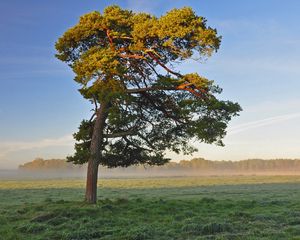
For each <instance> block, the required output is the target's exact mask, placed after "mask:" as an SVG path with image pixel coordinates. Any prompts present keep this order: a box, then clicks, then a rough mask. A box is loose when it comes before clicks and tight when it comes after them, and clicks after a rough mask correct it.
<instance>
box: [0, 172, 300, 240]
mask: <svg viewBox="0 0 300 240" xmlns="http://www.w3.org/2000/svg"><path fill="white" fill-rule="evenodd" d="M201 179H203V178H201ZM179 180H180V181H181V182H185V181H186V180H187V179H185V178H179ZM204 180H205V179H204ZM207 180H209V179H207ZM207 180H206V181H207ZM257 180H258V181H257V182H256V183H259V182H260V183H265V179H264V180H262V179H260V178H259V177H257ZM108 181H116V180H108ZM118 181H119V184H121V183H122V182H123V180H118ZM131 181H132V185H138V184H139V185H140V189H135V188H131V189H128V188H121V189H119V188H107V187H106V188H103V189H102V193H101V198H100V199H99V201H98V204H97V205H93V206H91V205H87V204H85V203H83V202H81V201H80V199H81V196H80V193H81V192H82V188H78V187H77V186H76V188H72V187H71V185H70V186H69V187H68V188H63V189H55V188H51V187H49V188H47V187H46V188H45V187H44V188H40V189H33V188H34V184H39V183H38V182H33V183H32V184H33V185H32V188H31V189H27V190H24V189H20V188H17V189H3V188H1V187H0V188H1V190H0V236H1V237H0V238H1V239H6V240H9V239H11V240H17V239H22V240H23V239H30V240H37V239H63V240H67V239H103V240H107V239H110V240H111V239H112V240H114V239H116V240H129V239H149V240H150V239H164V240H169V239H170V240H171V239H191V240H199V239H228V240H229V239H245V240H252V239H266V240H267V239H299V237H300V231H299V226H300V218H299V214H300V205H299V198H300V191H299V182H298V183H292V182H291V183H278V184H252V185H223V186H220V185H218V184H219V183H223V182H224V181H225V182H226V181H227V180H226V178H225V179H222V178H219V179H218V183H215V184H216V185H214V186H202V187H199V186H194V187H187V186H185V187H184V188H183V187H180V186H182V184H181V185H180V184H179V182H177V183H173V186H172V187H163V188H157V189H149V188H147V184H146V182H147V181H151V179H144V185H143V184H142V185H141V184H140V183H138V182H137V183H134V182H135V181H139V179H134V180H131ZM199 181H200V179H199ZM280 181H281V179H280V177H279V179H278V182H280ZM236 182H237V183H238V181H236ZM19 183H20V184H21V183H22V182H19ZM59 183H61V182H60V181H59V182H58V184H59ZM1 184H2V182H1V183H0V185H1ZM69 184H72V182H69ZM176 185H177V186H176ZM20 186H21V185H20ZM207 195H209V196H210V197H209V198H207V197H206V196H207ZM76 200H77V201H76Z"/></svg>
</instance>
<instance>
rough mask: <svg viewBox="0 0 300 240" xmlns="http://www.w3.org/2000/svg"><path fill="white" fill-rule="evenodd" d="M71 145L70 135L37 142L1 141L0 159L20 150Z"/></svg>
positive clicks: (71, 138) (72, 141) (72, 143)
mask: <svg viewBox="0 0 300 240" xmlns="http://www.w3.org/2000/svg"><path fill="white" fill-rule="evenodd" d="M72 145H74V139H73V137H72V135H65V136H62V137H59V138H46V139H42V140H38V141H2V142H0V158H3V157H5V156H6V155H8V154H10V153H13V152H18V151H22V150H30V149H37V148H46V147H55V146H72Z"/></svg>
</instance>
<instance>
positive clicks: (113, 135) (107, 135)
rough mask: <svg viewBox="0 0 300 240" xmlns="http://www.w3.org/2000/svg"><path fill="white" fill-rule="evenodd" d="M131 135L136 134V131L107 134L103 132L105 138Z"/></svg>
mask: <svg viewBox="0 0 300 240" xmlns="http://www.w3.org/2000/svg"><path fill="white" fill-rule="evenodd" d="M133 135H137V133H136V131H126V132H118V133H109V134H105V135H104V137H105V138H117V137H126V136H133Z"/></svg>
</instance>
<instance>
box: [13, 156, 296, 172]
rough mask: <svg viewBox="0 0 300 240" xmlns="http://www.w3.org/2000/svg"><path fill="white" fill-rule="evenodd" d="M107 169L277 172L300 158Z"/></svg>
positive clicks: (41, 166) (37, 164) (35, 165)
mask: <svg viewBox="0 0 300 240" xmlns="http://www.w3.org/2000/svg"><path fill="white" fill-rule="evenodd" d="M85 168H86V166H85V165H74V164H72V163H70V162H67V161H66V160H63V159H49V160H44V159H42V158H37V159H35V160H33V161H31V162H28V163H25V164H23V165H20V166H19V169H21V170H83V169H85ZM105 171H121V172H123V171H131V172H145V171H163V172H171V171H197V172H205V171H206V172H266V171H269V172H277V171H289V172H294V171H300V159H270V160H262V159H248V160H241V161H211V160H205V159H203V158H195V159H192V160H182V161H180V162H178V163H177V162H169V163H167V164H165V165H163V166H143V165H137V166H132V167H129V168H127V169H124V168H117V169H105Z"/></svg>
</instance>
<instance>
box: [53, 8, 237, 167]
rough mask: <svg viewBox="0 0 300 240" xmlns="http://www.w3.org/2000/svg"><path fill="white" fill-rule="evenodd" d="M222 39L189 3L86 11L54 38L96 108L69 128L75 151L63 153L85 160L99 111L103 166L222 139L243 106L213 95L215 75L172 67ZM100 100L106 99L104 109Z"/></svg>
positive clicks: (203, 54) (202, 55) (152, 158)
mask: <svg viewBox="0 0 300 240" xmlns="http://www.w3.org/2000/svg"><path fill="white" fill-rule="evenodd" d="M220 41H221V37H220V36H218V35H217V31H216V30H215V29H212V28H211V27H209V26H207V24H206V20H205V19H204V18H203V17H200V16H197V15H196V14H195V12H193V10H192V9H191V8H188V7H184V8H181V9H173V10H171V11H170V12H168V13H166V14H165V15H163V16H161V17H156V16H153V15H150V14H146V13H133V12H132V11H129V10H124V9H121V8H120V7H118V6H110V7H107V8H106V9H105V10H104V13H103V14H101V13H100V12H97V11H94V12H91V13H88V14H85V15H83V16H82V17H81V18H80V20H79V23H78V24H77V25H75V26H74V27H72V28H70V29H69V30H67V31H66V32H65V33H64V34H63V36H62V37H61V38H59V39H58V41H57V43H56V49H57V55H56V56H57V58H58V59H60V60H61V61H63V62H66V63H68V64H69V66H70V67H71V68H72V70H73V71H74V73H75V81H76V82H77V83H78V84H79V85H80V89H79V91H80V93H81V94H82V95H83V97H84V98H86V99H88V100H89V101H91V102H92V103H94V104H95V115H94V116H93V117H92V118H91V119H90V121H87V120H84V121H82V123H81V125H80V127H79V131H78V133H76V134H74V137H75V139H76V140H77V143H76V145H75V150H76V152H75V155H74V156H71V157H69V158H68V160H69V161H72V162H74V163H76V164H82V163H85V162H87V160H88V159H89V157H90V156H91V155H93V154H94V153H91V151H90V146H91V141H92V135H93V133H95V131H94V129H95V124H96V120H97V119H99V118H100V117H102V118H105V126H104V128H103V129H101V133H100V132H99V133H98V132H97V133H96V134H99V136H100V135H101V143H100V144H99V146H98V150H97V151H98V152H101V158H100V159H99V161H100V162H99V163H101V164H102V165H105V166H108V167H117V166H124V167H127V166H129V165H132V164H140V163H141V164H149V165H161V164H164V163H166V162H167V161H168V160H169V159H167V158H165V157H164V151H165V150H170V151H174V152H176V153H179V152H183V153H184V154H189V153H192V152H194V151H196V149H195V148H194V147H192V146H190V145H189V142H190V140H191V139H195V140H197V141H202V142H206V143H216V144H218V145H223V143H222V140H221V139H222V138H223V137H224V136H225V134H226V126H227V123H228V122H229V121H230V120H231V118H232V117H233V116H236V115H237V114H238V112H239V111H240V110H241V108H240V106H239V105H238V104H237V103H233V102H230V101H223V100H218V99H217V98H216V97H215V95H216V94H218V93H220V92H221V89H220V88H219V87H218V86H215V85H214V84H213V81H210V80H208V79H206V78H204V77H202V76H200V75H199V74H198V73H189V74H185V75H183V74H180V73H179V72H176V71H175V70H174V69H173V67H172V66H173V65H174V64H179V63H182V62H184V61H187V60H189V59H191V58H197V59H206V58H207V57H209V56H210V55H211V54H212V53H213V52H214V51H217V50H218V48H219V46H220ZM99 105H100V107H101V106H105V114H103V115H102V116H97V111H98V110H99V108H98V107H99ZM106 115H107V117H106ZM95 116H97V117H96V118H94V117H95ZM102 139H103V141H102Z"/></svg>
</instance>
